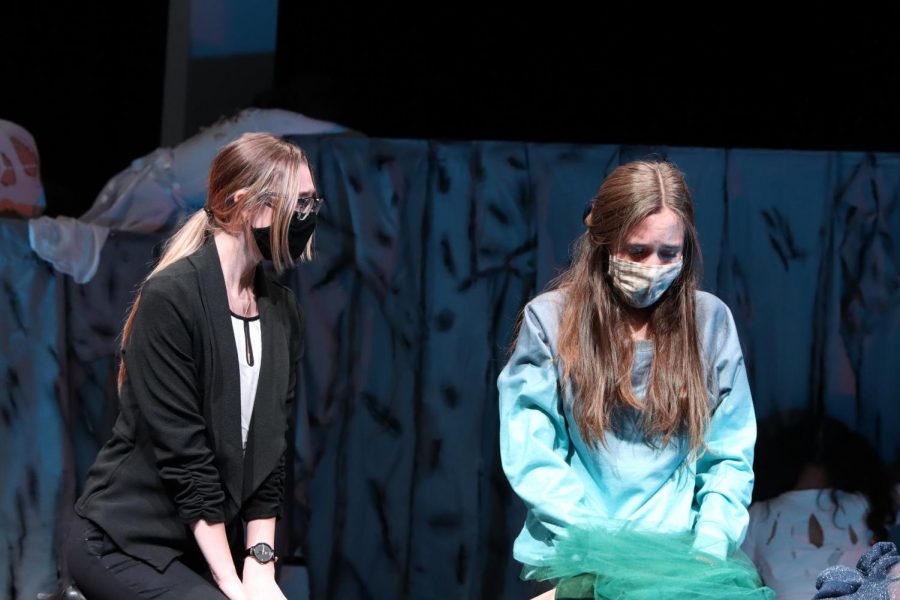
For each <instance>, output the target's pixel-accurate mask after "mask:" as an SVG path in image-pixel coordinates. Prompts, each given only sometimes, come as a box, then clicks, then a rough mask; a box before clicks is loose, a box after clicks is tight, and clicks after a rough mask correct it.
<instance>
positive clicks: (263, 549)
mask: <svg viewBox="0 0 900 600" xmlns="http://www.w3.org/2000/svg"><path fill="white" fill-rule="evenodd" d="M245 556H252V557H253V558H255V559H256V562H258V563H259V564H261V565H264V564H267V563H270V562H275V561H276V560H278V557H277V556H275V549H274V548H272V546H270V545H268V544H267V543H265V542H260V543H258V544H255V545H253V546H250V547H249V548H247V554H246V555H245Z"/></svg>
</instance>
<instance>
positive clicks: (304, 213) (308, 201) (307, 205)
mask: <svg viewBox="0 0 900 600" xmlns="http://www.w3.org/2000/svg"><path fill="white" fill-rule="evenodd" d="M262 195H263V196H275V197H278V196H280V194H277V193H275V192H263V193H262ZM263 202H264V203H265V205H266V206H272V203H271V202H270V201H268V200H264V201H263ZM323 202H325V198H323V197H322V196H319V195H315V194H314V195H312V196H301V197H299V198H297V208H296V210H295V212H296V213H297V218H298V219H300V220H301V221H302V220H303V219H305V218H306V217H308V216H309V215H311V214H313V213H318V212H319V208H321V207H322V203H323Z"/></svg>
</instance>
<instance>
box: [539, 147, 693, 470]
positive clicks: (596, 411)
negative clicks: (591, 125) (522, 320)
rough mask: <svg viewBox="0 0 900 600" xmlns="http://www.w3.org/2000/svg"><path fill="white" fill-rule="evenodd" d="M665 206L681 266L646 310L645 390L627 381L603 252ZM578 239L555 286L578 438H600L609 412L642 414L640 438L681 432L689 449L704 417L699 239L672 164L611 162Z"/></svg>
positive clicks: (626, 347) (625, 340)
mask: <svg viewBox="0 0 900 600" xmlns="http://www.w3.org/2000/svg"><path fill="white" fill-rule="evenodd" d="M663 208H668V209H670V210H672V211H673V212H674V213H675V214H677V215H678V216H679V217H680V219H681V222H682V223H683V225H684V231H685V235H684V249H683V266H682V269H681V273H680V274H679V276H678V278H677V279H676V280H675V281H674V282H673V283H672V285H671V287H670V288H669V289H668V290H667V291H666V292H665V294H663V296H662V298H661V299H660V300H659V301H658V302H657V303H656V304H655V305H654V306H653V307H652V308H650V309H648V310H649V318H650V321H649V331H650V335H651V336H652V339H653V342H654V354H653V360H652V365H651V369H650V379H649V382H648V386H647V393H646V395H645V398H644V399H643V401H641V400H638V398H637V397H636V396H635V393H634V390H633V389H632V386H631V369H632V362H633V358H634V352H633V347H634V344H633V342H632V340H631V333H630V330H629V327H628V324H627V323H628V321H627V318H626V311H627V307H626V305H625V304H624V301H623V299H622V298H621V297H620V296H619V294H617V293H616V292H615V290H614V289H613V288H612V285H611V283H610V281H609V279H608V276H607V270H608V268H609V257H610V254H613V253H615V249H616V248H618V247H619V246H620V245H621V244H622V243H624V241H625V239H626V237H627V235H628V233H629V232H630V231H632V230H633V228H634V227H635V226H637V225H638V224H639V223H640V222H641V221H642V220H644V219H645V218H647V217H648V216H649V215H651V214H654V213H656V212H659V211H660V210H662V209H663ZM587 223H588V229H587V231H586V232H585V233H584V234H583V235H582V236H581V237H580V238H579V239H578V241H577V242H576V246H575V252H574V259H573V262H572V265H571V266H570V267H569V268H568V269H567V270H566V271H565V272H563V273H562V274H561V275H560V276H559V278H557V280H556V281H555V282H554V285H555V286H557V287H559V288H560V289H562V290H564V291H565V296H566V302H565V306H564V308H563V311H562V315H561V323H560V333H559V356H560V360H561V361H562V374H563V375H562V379H563V383H564V384H570V385H571V386H572V389H573V391H574V395H575V404H574V407H573V408H574V416H575V420H576V422H577V423H578V427H579V429H580V431H581V433H582V435H583V436H584V438H585V439H586V440H591V439H593V440H599V441H601V442H602V441H603V440H604V434H605V432H607V431H609V430H610V428H611V427H612V426H613V417H614V415H615V414H616V411H617V410H619V409H621V408H625V407H631V408H634V409H637V410H639V411H640V414H641V420H642V426H643V431H644V435H645V436H646V440H648V441H651V442H654V443H660V444H661V445H665V444H667V443H669V441H670V440H671V439H672V437H673V436H676V435H684V436H685V437H686V439H687V440H688V442H689V444H690V450H691V452H692V453H696V452H697V451H698V450H699V449H700V448H701V447H702V445H703V436H704V434H705V431H706V427H707V425H708V422H709V415H710V409H709V397H708V384H707V382H706V379H707V374H706V369H705V368H704V365H703V362H702V360H701V355H700V342H699V339H698V332H697V323H696V316H695V301H694V296H695V291H696V289H697V283H698V280H699V272H700V263H701V255H700V245H699V240H698V237H697V230H696V228H695V225H694V206H693V201H692V199H691V195H690V192H689V191H688V187H687V184H686V183H685V180H684V176H683V175H682V174H681V173H680V172H679V171H678V170H677V169H676V168H675V167H674V166H673V165H672V164H670V163H667V162H653V161H634V162H630V163H627V164H624V165H621V166H619V167H618V168H616V169H615V170H614V171H613V172H612V173H611V174H610V175H609V176H608V177H607V178H606V179H605V180H604V181H603V184H602V185H601V186H600V191H599V192H598V193H597V196H596V197H595V200H594V202H593V207H592V209H591V213H590V216H589V217H588V220H587Z"/></svg>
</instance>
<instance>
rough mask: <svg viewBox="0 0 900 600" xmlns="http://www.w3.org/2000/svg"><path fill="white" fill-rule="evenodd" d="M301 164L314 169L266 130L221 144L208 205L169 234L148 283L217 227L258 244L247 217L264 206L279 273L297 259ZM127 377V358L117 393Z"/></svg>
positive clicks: (126, 330)
mask: <svg viewBox="0 0 900 600" xmlns="http://www.w3.org/2000/svg"><path fill="white" fill-rule="evenodd" d="M303 167H306V168H310V166H309V161H308V160H307V158H306V155H305V154H304V152H303V151H302V150H301V149H300V148H298V147H297V146H295V145H294V144H292V143H290V142H288V141H286V140H283V139H281V138H278V137H275V136H273V135H271V134H268V133H245V134H243V135H242V136H241V137H239V138H238V139H236V140H234V141H233V142H231V143H230V144H228V145H226V146H225V147H223V148H222V149H221V150H220V151H219V153H218V154H216V156H215V158H213V161H212V165H211V166H210V169H209V183H208V191H207V196H206V206H205V207H204V208H203V209H201V210H198V211H197V212H195V213H194V214H193V215H191V217H190V218H188V220H187V221H186V222H185V223H184V225H182V226H181V228H179V229H178V231H177V232H176V233H175V234H174V235H172V237H171V238H169V240H168V241H167V242H166V245H165V250H164V251H163V255H162V258H160V260H159V263H157V265H156V266H155V267H154V268H153V270H152V271H150V274H149V275H147V278H146V279H144V283H146V282H147V280H149V279H150V278H151V277H153V276H154V275H156V274H157V273H159V272H160V271H162V270H163V269H165V268H166V267H168V266H169V265H171V264H172V263H174V262H176V261H178V260H180V259H182V258H184V257H185V256H190V255H191V254H193V253H194V252H196V251H197V250H199V249H200V247H201V246H203V243H204V241H205V240H206V238H207V236H208V235H209V234H211V233H212V232H213V231H215V230H216V229H222V230H223V231H226V232H228V233H230V234H232V235H243V236H244V239H245V240H248V243H251V244H252V243H255V242H253V241H252V240H253V236H252V234H251V230H250V229H251V225H250V219H249V218H248V217H247V215H249V214H251V213H252V211H253V209H255V208H259V207H261V206H263V205H264V204H266V205H269V206H271V207H272V210H273V216H272V262H273V263H274V265H275V269H276V270H277V271H279V272H280V271H283V270H285V269H287V268H289V267H290V266H292V265H293V262H294V261H293V258H292V257H291V255H290V249H289V247H288V241H287V230H288V227H289V226H290V223H291V219H292V218H293V217H294V208H295V203H294V200H296V199H297V198H298V197H299V196H300V193H301V192H302V191H303V190H301V186H302V178H301V169H302V168H303ZM310 173H312V169H311V168H310ZM240 190H245V191H246V192H247V193H246V194H244V195H243V196H242V197H241V199H240V200H238V199H237V198H236V197H235V194H236V193H237V192H238V191H240ZM207 211H209V212H208V213H207ZM312 244H313V240H312V239H310V241H309V243H308V244H307V246H306V250H305V252H304V254H303V256H302V259H309V258H310V256H311V253H312ZM141 287H143V284H141ZM140 299H141V292H140V290H138V293H137V295H136V296H135V299H134V304H132V305H131V311H130V312H129V313H128V317H127V319H126V320H125V326H124V328H123V329H122V344H121V348H122V349H123V350H124V349H125V345H126V344H127V343H128V337H129V335H130V334H131V327H132V325H133V324H134V315H135V314H136V313H137V309H138V304H139V303H140ZM124 381H125V361H124V360H122V361H120V363H119V375H118V387H119V391H121V390H122V383H123V382H124Z"/></svg>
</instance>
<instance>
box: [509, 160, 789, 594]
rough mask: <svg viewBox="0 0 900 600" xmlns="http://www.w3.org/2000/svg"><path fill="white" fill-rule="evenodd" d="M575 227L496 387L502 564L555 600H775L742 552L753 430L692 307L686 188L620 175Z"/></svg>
mask: <svg viewBox="0 0 900 600" xmlns="http://www.w3.org/2000/svg"><path fill="white" fill-rule="evenodd" d="M586 223H587V225H588V227H587V231H586V232H585V233H584V234H583V235H582V236H581V238H580V239H579V240H578V242H577V247H576V250H575V256H574V260H573V262H572V264H571V266H570V267H569V268H568V269H567V270H566V271H565V272H564V273H563V274H562V275H561V276H560V277H559V278H558V280H557V281H556V282H555V283H554V285H553V286H552V287H553V290H552V291H550V292H547V293H544V294H541V295H540V296H538V297H537V298H535V299H533V300H532V301H531V302H529V303H528V305H526V307H525V309H524V311H523V313H522V317H521V321H520V325H519V331H518V336H517V340H516V342H515V346H514V350H513V352H512V356H511V357H510V359H509V363H508V364H507V365H506V367H505V368H504V370H503V372H502V373H501V374H500V377H499V380H498V387H499V391H500V423H501V425H500V448H501V457H502V463H503V469H504V472H505V473H506V476H507V478H508V479H509V482H510V484H511V485H512V488H513V490H515V492H516V493H517V494H518V495H519V496H520V497H521V499H522V500H523V501H524V503H525V505H526V507H527V509H528V513H527V516H526V519H525V525H524V527H523V528H522V532H521V533H520V535H519V536H518V538H517V539H516V541H515V544H514V547H513V555H514V557H515V558H516V560H518V561H520V562H522V563H524V564H525V566H526V568H525V571H524V572H523V575H524V576H525V577H526V578H532V579H549V580H552V581H554V582H559V581H563V587H561V588H559V589H558V591H557V597H558V598H559V597H561V596H560V594H572V593H574V594H575V595H576V596H578V597H581V594H585V595H588V597H593V596H594V595H596V597H598V598H604V597H610V598H612V597H644V596H643V595H638V594H637V590H643V592H646V593H647V594H650V596H649V597H655V598H669V597H679V598H683V597H691V595H692V594H693V593H694V591H698V593H702V594H707V593H709V594H712V595H710V596H708V597H718V598H728V597H735V598H744V597H747V598H765V597H771V591H770V590H767V589H766V588H762V587H760V584H759V580H758V577H757V576H756V573H755V571H754V570H753V568H752V566H751V565H750V564H749V562H747V561H746V559H745V558H743V557H741V556H739V554H738V553H737V551H736V548H737V547H738V546H739V545H740V543H741V541H742V540H743V538H744V534H745V532H746V529H747V519H748V517H747V505H748V504H749V502H750V496H751V491H752V487H753V467H752V462H753V446H754V442H755V439H756V420H755V417H754V412H753V403H752V399H751V396H750V388H749V386H748V383H747V374H746V370H745V368H744V360H743V356H742V354H741V347H740V342H739V341H738V335H737V330H736V328H735V324H734V320H733V318H732V316H731V312H730V311H729V309H728V307H727V306H726V305H725V304H724V303H723V302H722V301H721V300H719V299H718V298H716V297H715V296H713V295H712V294H708V293H705V292H701V291H698V290H697V285H698V280H699V268H700V246H699V243H698V239H697V232H696V229H695V225H694V209H693V204H692V200H691V196H690V193H689V191H688V188H687V185H686V183H685V180H684V176H683V175H682V174H681V173H680V172H679V171H678V170H677V169H676V168H675V167H674V166H673V165H671V164H670V163H666V162H650V161H635V162H632V163H628V164H626V165H622V166H620V167H618V168H617V169H615V170H614V171H613V172H612V173H611V174H610V175H609V176H608V177H607V178H606V180H605V181H604V182H603V184H602V186H601V188H600V191H599V192H598V195H597V196H596V198H595V200H594V202H593V205H592V208H591V212H590V214H589V215H588V217H587V218H586ZM579 574H587V577H584V576H582V577H577V578H574V579H573V576H576V575H579ZM576 581H577V582H581V583H582V584H585V589H582V590H580V591H576V592H572V591H571V584H572V582H576ZM565 582H569V584H570V585H569V587H570V589H569V591H565V589H564V587H565V584H566V583H565ZM710 585H712V586H713V587H712V588H709V589H707V588H708V586H710ZM667 586H668V587H667ZM732 592H733V593H732ZM623 594H624V595H623ZM628 594H631V595H630V596H629V595H628ZM670 594H675V595H670ZM696 597H707V596H702V595H701V596H696Z"/></svg>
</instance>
